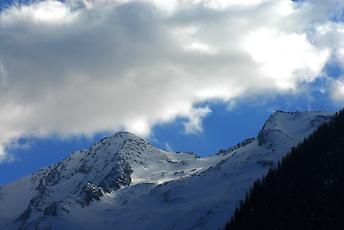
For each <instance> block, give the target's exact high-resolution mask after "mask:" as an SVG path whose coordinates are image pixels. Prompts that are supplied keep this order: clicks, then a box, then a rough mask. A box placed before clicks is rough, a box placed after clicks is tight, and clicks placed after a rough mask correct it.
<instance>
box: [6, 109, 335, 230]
mask: <svg viewBox="0 0 344 230" xmlns="http://www.w3.org/2000/svg"><path fill="white" fill-rule="evenodd" d="M330 118H331V114H329V113H323V112H305V113H299V112H295V113H287V112H281V111H277V112H275V113H274V114H272V115H271V116H270V118H269V119H268V120H267V122H266V123H265V125H264V127H263V129H262V130H261V131H260V132H259V134H258V136H257V138H251V139H247V140H246V141H243V142H242V143H240V144H238V145H236V146H235V147H232V148H229V149H227V150H222V151H220V152H219V153H217V154H214V155H212V156H209V157H204V158H199V157H197V155H195V154H190V153H172V152H166V151H163V150H159V149H156V148H154V147H153V146H152V145H150V144H149V143H148V142H147V141H145V140H143V139H141V138H139V137H137V136H135V135H133V134H130V133H126V132H120V133H117V134H115V135H114V136H110V137H107V138H104V139H102V140H100V141H99V142H97V143H96V144H94V145H93V146H92V147H91V148H90V149H88V150H81V151H78V152H75V153H73V154H72V155H71V156H70V157H68V158H66V159H65V160H63V161H60V162H58V163H57V164H54V165H51V166H49V167H47V168H45V169H42V170H40V171H38V172H37V173H35V174H33V175H31V176H28V177H25V178H23V179H21V180H19V181H17V182H14V183H11V184H8V185H6V186H4V187H0V229H147V230H148V229H149V230H151V229H166V230H167V229H217V228H219V227H222V226H223V224H224V223H225V221H226V220H228V218H229V217H230V216H231V215H232V214H233V212H234V209H235V207H236V205H238V203H239V201H240V200H241V199H242V198H244V196H245V193H246V192H247V191H248V189H249V187H250V186H251V185H252V183H253V182H254V181H255V180H256V179H258V178H260V177H262V176H263V175H264V174H265V173H266V172H267V171H268V169H269V168H270V167H271V166H272V165H273V164H275V163H276V162H278V161H279V160H280V159H281V158H282V157H283V156H284V155H285V154H286V153H287V152H288V151H289V150H290V148H291V147H292V146H294V145H296V144H298V143H299V142H300V141H302V140H303V139H304V138H305V137H307V136H308V135H309V134H311V133H312V132H313V131H314V130H315V129H316V128H317V127H319V125H321V124H323V123H324V122H327V121H329V120H330Z"/></svg>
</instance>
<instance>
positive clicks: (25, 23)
mask: <svg viewBox="0 0 344 230" xmlns="http://www.w3.org/2000/svg"><path fill="white" fill-rule="evenodd" d="M343 9H344V2H343V1H342V0H327V1H325V0H313V1H290V0H168V1H166V0H65V1H57V0H46V1H26V0H21V1H12V0H0V105H1V106H0V173H1V174H4V173H5V172H6V174H8V175H9V176H5V177H4V178H2V179H1V180H0V183H5V182H8V181H10V180H13V179H15V178H17V177H19V176H22V175H24V174H26V173H29V172H32V171H34V170H37V169H38V168H39V167H42V166H45V165H47V164H49V163H52V162H54V161H56V160H58V159H61V158H62V157H64V156H66V155H67V154H69V153H70V152H71V151H73V150H77V149H79V148H85V147H87V146H88V145H90V144H91V143H92V142H93V141H94V140H96V139H97V138H99V137H100V136H103V135H107V134H109V133H113V132H115V131H118V130H127V131H130V132H134V133H136V134H138V135H140V136H143V137H145V138H148V139H149V140H150V141H151V142H153V143H154V144H155V145H157V146H159V147H162V148H165V149H170V150H176V151H177V150H185V151H196V152H198V153H199V154H201V155H207V154H210V153H214V152H216V150H218V149H220V148H225V147H229V146H230V145H232V144H235V143H236V142H238V141H240V140H242V139H244V138H246V137H250V136H254V135H255V134H256V133H257V132H258V130H259V128H260V127H261V126H262V124H263V122H264V120H265V119H266V118H267V117H268V116H269V114H270V113H271V112H273V111H275V110H278V109H282V110H290V111H294V110H301V111H305V110H327V111H336V110H338V109H340V108H341V106H342V105H343V104H344V75H343V76H342V74H343V71H342V70H343V68H344V10H343Z"/></svg>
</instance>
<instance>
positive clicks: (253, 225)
mask: <svg viewBox="0 0 344 230" xmlns="http://www.w3.org/2000/svg"><path fill="white" fill-rule="evenodd" d="M225 229H226V230H237V229H264V230H269V229H295V230H296V229H302V230H307V229H312V230H315V229H319V230H320V229H341V230H342V229H344V110H342V111H341V112H338V113H336V115H335V116H334V117H333V119H332V120H331V122H329V123H328V124H325V125H322V126H321V127H320V128H319V129H318V130H317V131H316V132H314V133H313V134H312V135H311V136H309V137H308V138H307V139H305V141H304V142H303V143H302V144H300V145H298V146H297V147H295V148H293V149H292V150H291V152H290V153H289V154H288V155H287V156H286V157H284V159H283V160H282V161H281V162H280V163H279V164H278V165H277V166H275V167H274V168H272V169H271V170H270V171H269V173H268V174H267V175H266V176H265V177H264V178H263V179H261V180H259V181H256V182H255V183H254V185H253V187H252V188H251V190H250V192H249V193H248V194H247V196H246V198H245V200H244V201H242V202H241V203H240V206H239V207H238V208H237V210H236V211H235V214H234V216H233V218H232V219H231V220H230V221H229V222H228V223H227V225H226V226H225Z"/></svg>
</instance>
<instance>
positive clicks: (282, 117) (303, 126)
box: [258, 110, 333, 146]
mask: <svg viewBox="0 0 344 230" xmlns="http://www.w3.org/2000/svg"><path fill="white" fill-rule="evenodd" d="M332 115H333V114H332V113H328V112H320V111H311V112H299V111H297V112H285V111H281V110H277V111H275V112H274V113H272V114H271V115H270V117H269V118H268V120H267V121H266V122H265V124H264V125H263V128H262V129H261V131H260V132H259V134H258V141H259V145H263V144H266V143H268V145H270V146H271V145H273V143H272V142H274V141H273V140H272V139H271V138H273V137H274V136H281V135H283V136H285V137H287V139H288V140H289V141H290V142H291V143H294V142H296V141H298V140H300V138H301V137H302V136H304V135H305V134H307V136H308V135H309V134H311V133H312V132H313V131H314V130H315V129H316V128H317V127H318V126H319V125H320V124H323V123H326V122H328V121H329V120H330V119H331V117H332ZM301 139H302V138H301Z"/></svg>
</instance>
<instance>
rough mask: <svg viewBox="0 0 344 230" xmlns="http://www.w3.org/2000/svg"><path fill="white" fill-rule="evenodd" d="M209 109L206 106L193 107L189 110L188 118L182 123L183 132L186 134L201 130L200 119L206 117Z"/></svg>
mask: <svg viewBox="0 0 344 230" xmlns="http://www.w3.org/2000/svg"><path fill="white" fill-rule="evenodd" d="M209 113H211V110H210V109H209V108H208V107H204V108H195V109H193V110H192V111H191V113H190V115H189V118H188V119H189V120H188V121H187V122H185V123H184V129H185V133H187V134H191V133H192V134H197V133H200V132H202V131H203V125H202V120H203V118H204V117H206V116H207V115H208V114H209Z"/></svg>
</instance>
